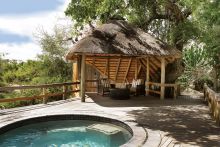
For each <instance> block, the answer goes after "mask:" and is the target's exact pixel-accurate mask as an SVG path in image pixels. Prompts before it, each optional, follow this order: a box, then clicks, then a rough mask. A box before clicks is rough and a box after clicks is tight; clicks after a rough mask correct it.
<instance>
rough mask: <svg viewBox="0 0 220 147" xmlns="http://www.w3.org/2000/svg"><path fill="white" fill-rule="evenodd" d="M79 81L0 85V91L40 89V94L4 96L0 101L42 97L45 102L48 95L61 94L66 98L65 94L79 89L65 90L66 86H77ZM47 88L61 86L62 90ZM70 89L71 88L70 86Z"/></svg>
mask: <svg viewBox="0 0 220 147" xmlns="http://www.w3.org/2000/svg"><path fill="white" fill-rule="evenodd" d="M79 84H80V82H69V83H55V84H44V85H34V86H13V87H0V91H14V90H25V89H29V90H30V89H41V90H42V94H41V95H35V96H30V97H16V98H5V99H0V103H4V102H15V101H25V100H34V99H43V103H45V104H46V103H47V99H48V97H51V96H59V95H62V98H63V100H64V99H66V95H67V94H71V93H75V92H79V91H80V90H79V89H77V90H69V91H68V90H67V89H68V86H73V85H75V86H77V87H79V86H78V85H79ZM48 88H62V92H58V93H47V89H48ZM71 89H72V88H71Z"/></svg>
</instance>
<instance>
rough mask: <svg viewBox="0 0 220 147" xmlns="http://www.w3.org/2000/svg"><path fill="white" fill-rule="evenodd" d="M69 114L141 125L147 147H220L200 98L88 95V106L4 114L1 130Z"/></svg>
mask: <svg viewBox="0 0 220 147" xmlns="http://www.w3.org/2000/svg"><path fill="white" fill-rule="evenodd" d="M65 113H73V114H75V113H82V114H83V113H89V114H93V115H94V114H95V115H99V114H100V115H103V114H106V115H112V116H118V117H123V118H124V119H126V120H127V121H134V122H137V123H138V124H139V125H141V126H143V127H144V128H145V129H146V131H147V132H148V140H147V142H146V144H145V145H144V146H150V147H159V146H161V147H171V146H182V147H188V146H204V147H209V146H212V147H215V146H216V147H219V146H220V127H218V126H217V125H216V124H215V121H214V120H213V119H212V118H211V115H210V114H209V109H208V106H207V105H206V104H205V103H204V102H203V99H202V98H200V97H199V96H194V97H192V96H180V97H178V98H177V99H176V100H173V99H165V100H164V101H161V100H159V98H155V97H132V98H131V99H130V100H111V99H110V98H108V97H102V96H100V95H97V94H88V96H87V97H86V103H81V102H80V100H79V99H74V100H72V99H69V100H62V101H59V102H53V103H48V104H40V105H35V106H28V107H22V108H16V109H8V110H0V126H3V125H5V124H8V123H10V122H13V121H16V120H19V119H20V118H26V117H31V116H37V115H47V114H65Z"/></svg>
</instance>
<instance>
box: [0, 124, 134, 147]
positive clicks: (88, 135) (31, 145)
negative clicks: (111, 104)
mask: <svg viewBox="0 0 220 147" xmlns="http://www.w3.org/2000/svg"><path fill="white" fill-rule="evenodd" d="M94 124H102V123H100V122H96V121H87V120H62V121H49V122H41V123H35V124H30V125H25V126H22V127H19V128H16V129H13V130H10V131H8V132H6V133H4V134H2V135H0V147H118V146H120V145H122V144H124V143H126V142H127V141H128V140H129V139H130V138H131V134H130V132H128V131H127V130H125V129H124V128H122V127H119V126H116V125H112V124H107V125H109V127H110V128H111V127H113V128H115V129H118V130H120V131H119V132H118V133H116V134H107V133H105V132H99V131H97V130H92V129H88V127H89V126H92V125H94ZM105 125H106V124H105Z"/></svg>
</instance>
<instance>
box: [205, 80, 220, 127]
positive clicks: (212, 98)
mask: <svg viewBox="0 0 220 147" xmlns="http://www.w3.org/2000/svg"><path fill="white" fill-rule="evenodd" d="M204 100H205V101H206V102H207V103H208V106H209V109H210V111H211V113H212V116H213V118H214V119H215V121H216V123H217V124H218V125H220V94H219V93H216V92H215V91H213V90H212V89H211V88H209V87H208V86H207V85H206V84H205V85H204Z"/></svg>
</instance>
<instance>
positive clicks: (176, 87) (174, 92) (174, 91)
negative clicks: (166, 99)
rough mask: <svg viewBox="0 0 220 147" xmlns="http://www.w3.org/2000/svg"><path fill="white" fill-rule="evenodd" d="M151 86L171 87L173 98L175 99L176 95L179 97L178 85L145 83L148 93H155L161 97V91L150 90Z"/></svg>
mask: <svg viewBox="0 0 220 147" xmlns="http://www.w3.org/2000/svg"><path fill="white" fill-rule="evenodd" d="M151 86H157V87H165V88H166V87H171V88H173V98H174V99H176V98H177V96H178V95H180V85H178V84H161V83H154V82H146V87H149V88H148V89H147V91H148V92H152V93H156V94H159V95H161V91H157V90H152V89H151Z"/></svg>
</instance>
